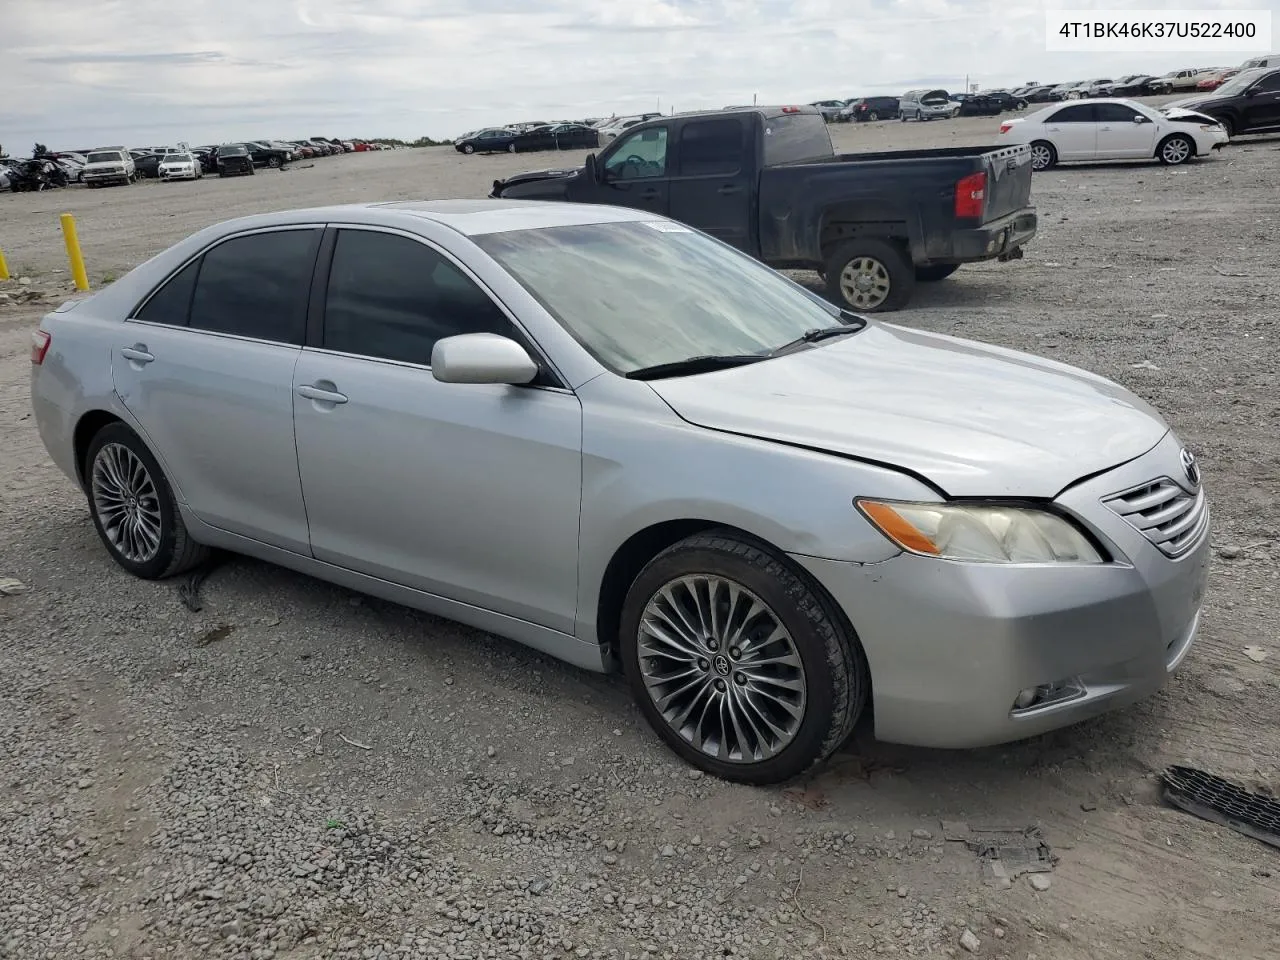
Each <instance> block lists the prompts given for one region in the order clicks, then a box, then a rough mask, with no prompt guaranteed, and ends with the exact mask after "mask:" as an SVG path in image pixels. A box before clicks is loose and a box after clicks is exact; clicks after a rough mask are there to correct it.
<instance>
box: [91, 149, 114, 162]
mask: <svg viewBox="0 0 1280 960" xmlns="http://www.w3.org/2000/svg"><path fill="white" fill-rule="evenodd" d="M85 162H86V163H122V162H123V161H122V160H121V159H120V154H118V153H116V152H114V151H110V152H106V153H91V154H89V156H88V157H87V158H86V159H85Z"/></svg>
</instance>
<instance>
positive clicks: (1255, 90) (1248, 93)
mask: <svg viewBox="0 0 1280 960" xmlns="http://www.w3.org/2000/svg"><path fill="white" fill-rule="evenodd" d="M1244 95H1245V96H1246V97H1256V96H1257V95H1258V88H1257V87H1250V88H1249V89H1248V90H1246V91H1245V92H1244Z"/></svg>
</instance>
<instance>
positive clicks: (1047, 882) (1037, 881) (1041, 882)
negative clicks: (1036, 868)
mask: <svg viewBox="0 0 1280 960" xmlns="http://www.w3.org/2000/svg"><path fill="white" fill-rule="evenodd" d="M1030 883H1031V889H1032V890H1039V891H1040V892H1041V893H1044V892H1045V891H1046V890H1048V889H1049V888H1050V887H1051V886H1053V880H1052V879H1051V878H1050V877H1049V875H1048V874H1045V873H1033V874H1031V880H1030Z"/></svg>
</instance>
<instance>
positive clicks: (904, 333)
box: [649, 322, 1169, 499]
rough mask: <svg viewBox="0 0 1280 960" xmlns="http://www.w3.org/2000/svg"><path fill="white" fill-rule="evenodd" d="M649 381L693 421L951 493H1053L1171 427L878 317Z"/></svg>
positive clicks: (1017, 356) (1116, 391)
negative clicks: (766, 354)
mask: <svg viewBox="0 0 1280 960" xmlns="http://www.w3.org/2000/svg"><path fill="white" fill-rule="evenodd" d="M649 386H651V387H652V388H653V389H654V390H655V391H656V392H657V393H658V395H659V396H660V397H662V399H663V400H665V401H666V402H667V403H668V404H669V405H670V406H671V407H672V409H674V410H675V412H676V413H677V414H678V415H679V416H680V417H682V418H683V419H685V420H687V421H689V422H690V423H693V424H696V425H699V426H702V427H707V428H709V429H712V430H722V431H726V432H729V433H736V434H741V435H745V436H752V437H758V438H760V439H765V440H774V441H778V442H781V443H789V444H795V445H798V446H803V447H808V448H812V449H818V450H824V451H829V452H831V453H835V454H841V455H845V456H851V457H856V458H858V459H863V460H868V461H872V462H876V463H882V464H886V465H889V466H892V467H896V468H899V469H902V470H906V471H909V472H911V473H913V474H915V475H917V476H920V477H923V478H925V479H926V480H928V481H930V482H931V483H932V484H933V485H934V486H936V487H938V488H939V489H941V490H942V491H943V492H944V493H946V494H947V495H949V496H953V497H1019V498H1031V499H1048V498H1052V497H1054V496H1056V495H1057V494H1058V493H1060V492H1061V491H1062V490H1063V489H1064V488H1065V487H1067V486H1069V485H1070V484H1071V483H1073V482H1074V481H1076V480H1079V479H1081V478H1083V477H1086V476H1090V475H1092V474H1095V473H1098V472H1099V471H1102V470H1106V469H1108V468H1110V467H1114V466H1118V465H1119V464H1121V463H1125V462H1127V461H1129V460H1132V459H1134V458H1135V457H1138V456H1140V455H1142V454H1143V453H1146V452H1147V451H1148V450H1150V449H1151V448H1152V447H1154V446H1155V445H1156V444H1157V443H1159V441H1160V440H1161V438H1163V437H1164V435H1165V434H1166V433H1167V432H1168V429H1169V428H1168V425H1167V424H1166V423H1165V422H1164V420H1163V419H1162V418H1161V416H1160V414H1159V413H1158V412H1156V410H1154V409H1153V408H1152V407H1151V406H1149V405H1148V404H1147V403H1146V402H1145V401H1143V400H1141V399H1139V398H1138V397H1136V396H1134V395H1133V394H1132V393H1130V392H1129V391H1127V390H1125V389H1124V388H1123V387H1121V386H1119V385H1118V384H1115V383H1112V382H1111V381H1109V380H1106V379H1104V378H1102V377H1099V376H1096V375H1094V374H1091V373H1088V372H1086V371H1083V370H1079V369H1076V368H1074V367H1070V366H1067V365H1065V364H1061V363H1057V362H1055V361H1052V360H1045V359H1041V358H1039V357H1033V356H1031V355H1029V354H1024V353H1018V352H1016V351H1013V350H1006V349H1003V348H1000V347H992V346H987V345H984V344H980V343H976V342H973V341H968V340H960V339H957V338H955V337H949V336H944V335H942V334H934V333H926V332H922V331H916V330H908V329H906V328H904V327H897V326H893V325H890V324H884V323H879V322H872V323H871V324H869V325H868V327H867V328H866V329H865V330H863V331H862V332H861V333H858V334H854V335H852V336H849V337H845V338H842V339H839V340H833V341H828V342H827V343H823V344H820V345H816V346H814V347H813V348H812V349H808V350H802V351H800V352H797V353H794V354H790V355H787V356H783V357H778V358H775V359H773V360H767V361H763V362H760V363H754V364H749V365H746V366H743V367H736V368H733V369H729V370H722V371H717V372H714V373H707V374H701V375H697V376H689V377H679V378H671V379H665V380H654V381H649ZM854 492H856V491H851V492H850V493H851V495H852V493H854Z"/></svg>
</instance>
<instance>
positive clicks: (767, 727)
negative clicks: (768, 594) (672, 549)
mask: <svg viewBox="0 0 1280 960" xmlns="http://www.w3.org/2000/svg"><path fill="white" fill-rule="evenodd" d="M637 656H638V657H639V661H640V674H641V676H642V677H643V679H644V685H645V689H646V690H647V691H648V693H649V697H650V698H651V699H652V701H653V704H654V706H656V707H657V708H658V712H659V713H660V714H661V715H662V718H663V720H665V721H666V723H667V725H668V726H669V727H670V728H671V729H672V730H674V731H675V732H676V733H677V734H679V735H680V737H681V738H682V739H683V740H684V741H685V742H686V743H689V744H690V745H691V746H693V747H694V748H696V749H697V750H699V751H701V752H702V753H704V754H706V755H707V756H708V757H713V758H715V759H716V760H720V761H723V762H727V763H759V762H761V761H762V760H768V759H769V758H770V757H773V756H776V755H777V754H778V753H780V752H781V751H782V750H783V749H785V748H786V747H787V745H788V744H790V743H791V741H792V740H794V739H795V735H796V732H797V731H798V730H799V729H800V724H801V722H802V721H803V720H804V714H805V704H806V700H807V696H806V695H807V687H806V684H805V673H804V664H803V662H802V661H801V660H800V653H799V651H798V650H797V649H796V645H795V641H794V640H793V639H792V637H791V634H790V632H789V631H788V630H787V628H786V627H784V626H783V625H782V622H781V620H780V619H779V618H778V615H777V614H776V613H774V612H773V610H772V609H771V608H770V607H769V605H768V604H767V603H765V602H764V601H763V600H761V599H760V598H759V597H758V596H756V595H755V594H754V593H752V592H751V591H750V590H748V589H747V588H746V587H744V586H742V585H741V584H739V583H735V582H734V581H733V580H729V579H727V578H725V577H721V576H717V575H714V574H692V575H688V576H683V577H678V578H676V579H674V580H671V581H670V582H668V583H667V584H666V585H665V586H663V587H662V588H661V589H659V590H658V591H657V592H656V593H655V594H654V595H653V596H652V597H650V598H649V602H648V604H647V605H646V606H645V608H644V613H643V614H642V615H641V618H640V629H639V637H638V645H637Z"/></svg>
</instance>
